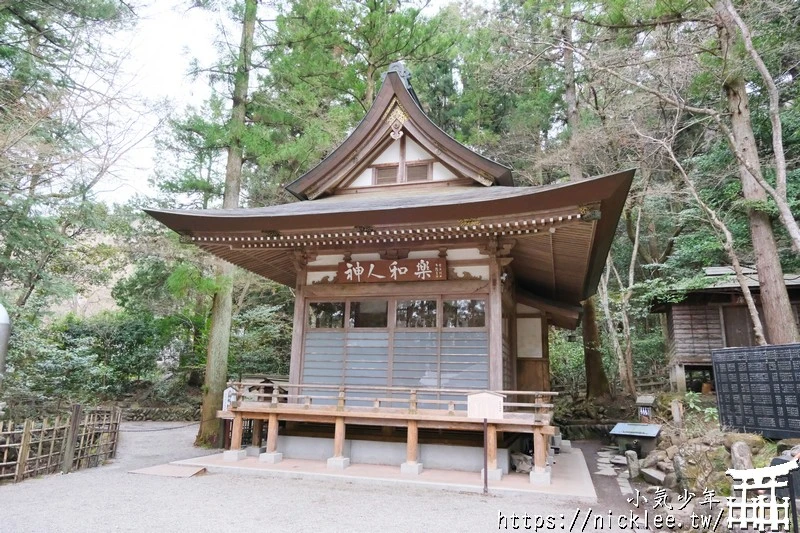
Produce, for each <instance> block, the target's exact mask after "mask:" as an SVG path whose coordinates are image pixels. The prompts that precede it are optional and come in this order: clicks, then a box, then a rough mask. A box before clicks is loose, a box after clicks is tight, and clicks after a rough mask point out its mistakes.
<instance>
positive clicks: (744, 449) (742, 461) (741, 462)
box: [731, 441, 753, 470]
mask: <svg viewBox="0 0 800 533" xmlns="http://www.w3.org/2000/svg"><path fill="white" fill-rule="evenodd" d="M750 452H751V448H750V446H749V445H748V444H747V443H746V442H744V441H736V442H734V443H733V445H732V446H731V464H732V465H733V468H735V469H736V470H749V469H751V468H753V455H752V453H750Z"/></svg>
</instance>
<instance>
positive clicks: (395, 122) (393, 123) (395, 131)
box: [386, 104, 408, 141]
mask: <svg viewBox="0 0 800 533" xmlns="http://www.w3.org/2000/svg"><path fill="white" fill-rule="evenodd" d="M407 120H408V113H406V111H405V109H403V106H401V105H400V104H397V105H396V106H395V107H394V109H392V112H391V113H389V116H387V117H386V123H387V124H389V126H390V127H391V128H392V132H391V133H390V134H389V135H390V136H391V137H392V139H394V140H395V141H396V140H397V139H399V138H400V137H402V136H403V124H405V122H406V121H407Z"/></svg>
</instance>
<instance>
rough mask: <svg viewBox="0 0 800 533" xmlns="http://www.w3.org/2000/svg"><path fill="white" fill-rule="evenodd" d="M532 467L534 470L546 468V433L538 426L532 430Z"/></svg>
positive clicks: (539, 470) (541, 470) (538, 470)
mask: <svg viewBox="0 0 800 533" xmlns="http://www.w3.org/2000/svg"><path fill="white" fill-rule="evenodd" d="M533 469H534V471H535V472H544V471H545V470H546V469H547V435H545V434H544V432H543V431H542V430H541V429H539V428H536V429H534V430H533Z"/></svg>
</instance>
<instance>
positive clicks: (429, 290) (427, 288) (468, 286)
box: [304, 280, 489, 298]
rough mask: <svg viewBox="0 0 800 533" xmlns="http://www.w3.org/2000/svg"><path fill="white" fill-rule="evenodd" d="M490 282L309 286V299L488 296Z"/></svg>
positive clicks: (307, 287)
mask: <svg viewBox="0 0 800 533" xmlns="http://www.w3.org/2000/svg"><path fill="white" fill-rule="evenodd" d="M488 292H489V282H488V281H483V280H477V281H476V280H459V281H429V282H427V283H421V284H420V283H370V284H367V285H346V284H345V285H307V286H306V290H305V293H304V294H305V296H306V297H309V298H346V297H349V296H356V297H362V296H363V297H367V296H384V297H387V298H389V297H393V296H404V297H410V296H415V295H422V296H430V295H431V294H475V295H478V294H487V293H488Z"/></svg>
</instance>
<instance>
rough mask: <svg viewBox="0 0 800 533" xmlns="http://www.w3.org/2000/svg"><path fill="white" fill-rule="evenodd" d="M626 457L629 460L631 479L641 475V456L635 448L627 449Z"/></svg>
mask: <svg viewBox="0 0 800 533" xmlns="http://www.w3.org/2000/svg"><path fill="white" fill-rule="evenodd" d="M625 459H627V461H628V473H629V474H630V476H631V479H635V478H637V477H639V457H638V456H637V455H636V452H635V451H633V450H628V451H626V452H625Z"/></svg>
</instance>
